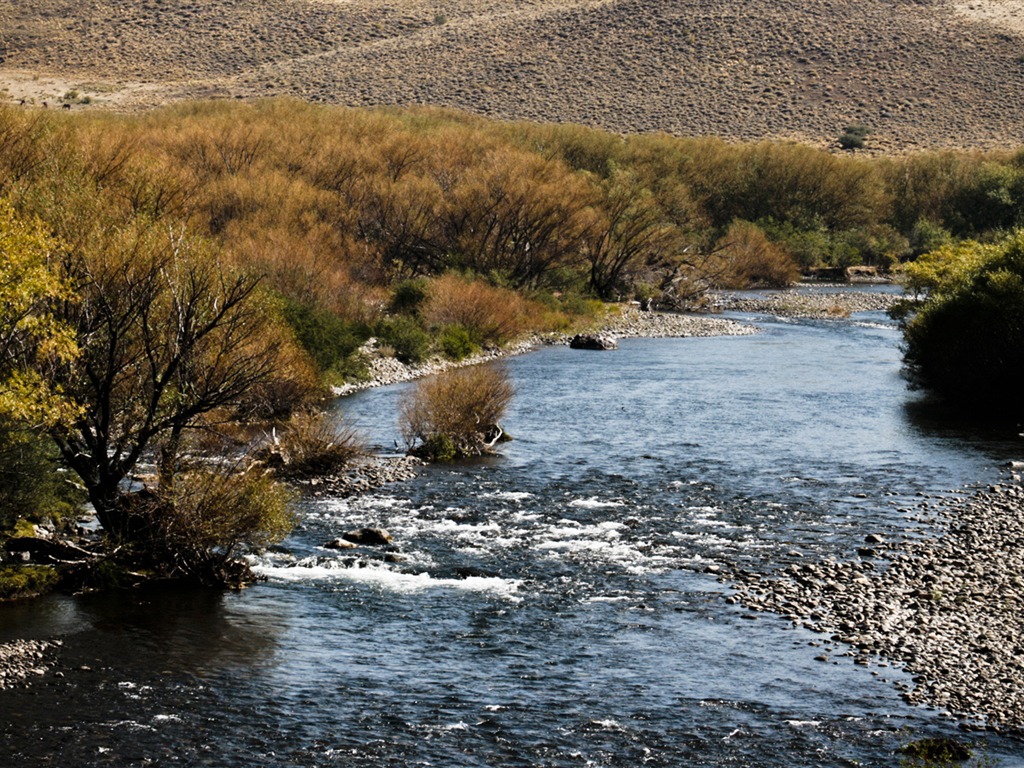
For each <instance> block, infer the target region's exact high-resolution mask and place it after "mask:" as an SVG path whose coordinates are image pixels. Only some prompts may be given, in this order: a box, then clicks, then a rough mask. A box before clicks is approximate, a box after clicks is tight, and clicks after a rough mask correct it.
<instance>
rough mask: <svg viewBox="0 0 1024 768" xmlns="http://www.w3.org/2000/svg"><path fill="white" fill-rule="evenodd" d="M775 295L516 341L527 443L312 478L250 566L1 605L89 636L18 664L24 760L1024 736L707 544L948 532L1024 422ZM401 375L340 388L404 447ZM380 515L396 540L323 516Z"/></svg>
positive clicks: (210, 762) (749, 548) (634, 754)
mask: <svg viewBox="0 0 1024 768" xmlns="http://www.w3.org/2000/svg"><path fill="white" fill-rule="evenodd" d="M756 321H757V323H758V325H759V326H760V327H761V332H760V333H758V334H757V335H754V336H746V337H722V338H708V339H670V340H651V339H633V340H624V341H622V342H621V347H620V349H619V350H618V351H617V352H614V353H592V352H591V353H588V352H576V351H572V350H569V349H568V348H563V347H552V348H545V349H542V350H540V351H537V352H535V353H532V354H529V355H526V356H523V357H519V358H515V359H512V360H510V361H508V363H507V365H508V370H509V372H510V373H511V376H512V378H513V380H514V382H515V385H516V387H517V392H518V394H517V397H516V400H515V402H514V404H513V407H512V409H511V412H510V414H509V416H508V418H507V420H506V424H505V426H506V428H507V430H508V431H509V432H510V433H511V434H512V435H513V436H514V437H515V440H514V441H513V442H511V443H508V444H506V445H504V446H503V448H502V456H501V457H499V458H494V459H488V460H485V461H480V462H474V463H467V464H462V465H456V466H448V467H440V468H431V469H428V470H425V471H424V472H423V473H422V475H421V476H420V477H419V478H418V479H417V480H415V481H412V482H409V483H404V484H400V485H396V486H392V487H387V488H385V489H382V490H381V491H378V492H376V493H373V494H370V495H368V496H365V497H362V498H358V499H331V498H324V499H318V500H311V501H308V502H304V503H303V504H302V509H301V518H302V522H301V524H300V526H299V528H298V529H297V530H296V531H295V533H294V534H293V536H292V537H291V538H290V539H289V540H288V541H287V542H286V543H285V546H284V547H283V548H282V550H281V551H278V552H274V553H272V554H270V555H269V556H267V557H265V558H263V559H262V560H261V561H260V564H259V567H260V569H261V570H262V571H263V573H264V574H265V575H266V576H267V577H268V582H267V583H265V584H261V585H259V586H257V587H254V588H252V589H249V590H246V591H244V592H242V593H239V594H228V595H209V594H191V593H186V594H180V593H176V594H160V595H156V594H149V595H145V596H138V595H105V596H92V597H84V598H74V599H73V598H61V597H58V598H53V599H49V600H46V601H43V602H41V603H33V604H31V605H22V606H19V605H14V606H3V607H2V609H0V642H2V641H4V640H7V639H11V638H14V637H53V636H60V637H62V638H63V639H64V643H65V645H64V648H63V650H62V652H61V661H62V669H63V673H64V676H63V677H56V676H54V675H52V674H50V675H47V676H45V677H42V678H40V679H39V681H37V683H36V684H35V685H34V686H33V687H32V688H30V689H28V690H11V691H5V692H0V712H2V713H3V715H4V716H3V722H2V726H0V727H2V735H0V765H3V766H6V765H11V766H14V765H18V766H44V765H47V766H48V765H59V766H101V765H110V766H136V765H138V766H143V765H187V766H239V767H242V766H246V767H248V766H334V765H337V766H630V767H632V766H641V765H650V766H691V765H694V766H698V765H699V766H779V767H780V768H781V767H782V766H787V767H788V766H852V765H869V766H874V765H877V766H890V765H898V764H899V759H898V757H897V756H894V754H893V751H894V750H895V749H897V748H898V747H899V746H900V745H901V744H904V743H906V742H907V741H910V740H912V739H915V738H920V737H922V736H929V735H932V736H934V735H953V736H960V737H962V738H966V739H968V740H971V741H974V742H976V743H978V744H980V745H981V748H982V750H983V752H984V754H985V755H986V760H988V761H990V762H989V764H992V763H994V764H998V765H1002V766H1024V741H1022V740H1020V739H1019V738H1018V737H1016V736H1014V735H1012V734H1011V735H996V734H987V733H976V732H972V733H969V734H961V732H960V731H959V730H958V727H957V723H956V721H955V720H951V719H950V718H948V717H946V716H944V714H943V713H941V712H939V711H937V710H932V709H929V708H924V707H910V706H909V705H907V704H905V703H904V702H903V701H902V700H901V698H900V697H899V693H898V691H897V689H896V687H895V683H896V682H899V681H902V682H908V681H907V680H906V676H905V675H904V673H902V672H901V671H900V670H898V669H895V668H893V667H889V666H884V665H880V664H878V663H877V662H878V660H875V662H874V663H873V664H872V665H871V666H869V667H864V666H857V665H855V664H854V663H853V662H852V660H850V659H847V658H843V657H838V658H837V659H836V660H835V662H834V663H833V662H829V663H823V662H821V661H816V660H815V657H816V656H818V655H819V654H820V652H821V651H820V648H818V647H817V643H819V642H821V641H822V638H820V637H816V636H815V635H813V634H811V633H809V632H808V631H806V630H803V629H793V628H792V627H791V625H790V623H789V622H788V621H787V620H786V619H785V618H784V617H780V616H767V615H760V614H758V615H754V614H752V613H750V612H748V611H746V610H745V609H743V608H741V607H739V606H737V605H734V604H732V603H731V602H729V600H728V598H729V595H730V590H729V588H728V585H727V584H723V583H720V582H719V581H718V579H717V577H716V576H715V575H714V573H713V572H709V566H711V567H712V571H713V566H714V565H715V564H720V563H733V564H738V565H739V566H741V567H742V568H744V569H747V570H752V571H759V572H764V573H770V572H772V571H774V570H775V569H777V568H778V567H779V566H780V565H784V564H787V563H790V562H794V561H797V560H806V559H808V558H812V559H813V558H821V557H839V558H843V557H849V556H850V553H851V552H853V551H854V549H855V547H856V546H857V545H858V544H859V543H860V542H862V541H863V537H864V535H865V534H867V533H871V532H884V533H886V535H888V536H896V537H898V536H900V535H906V536H915V535H921V534H923V533H927V530H928V528H927V526H928V523H927V522H921V521H920V520H921V516H920V514H919V513H920V508H919V507H920V505H921V503H922V499H924V498H926V497H929V496H934V495H939V494H943V493H947V492H949V491H952V490H954V489H958V488H961V487H963V486H967V485H970V484H975V483H982V484H984V483H990V482H995V481H998V480H1000V479H1005V476H1004V472H1005V471H1004V470H1002V469H1001V465H1002V464H1004V463H1005V462H1006V461H1007V460H1009V459H1013V458H1017V459H1019V458H1022V456H1021V453H1022V448H1024V444H1022V441H1021V440H1020V438H1019V437H1018V436H1017V435H1016V430H1012V431H1010V432H1008V433H1001V432H998V431H995V430H988V431H986V430H984V429H978V428H976V427H969V426H965V425H956V424H951V423H950V422H949V421H948V420H946V419H944V418H942V416H941V414H939V413H937V412H936V411H935V410H934V409H933V408H931V407H929V406H928V405H927V404H924V403H922V402H920V398H919V396H918V395H916V394H915V393H913V392H909V391H908V390H907V388H906V386H905V384H904V382H903V380H902V379H901V378H900V374H899V369H900V361H899V334H898V331H897V330H896V329H895V328H894V327H893V326H892V325H891V323H890V322H889V321H888V320H887V319H886V318H885V317H884V316H883V315H880V314H858V315H855V316H854V317H853V318H852V319H847V320H829V321H816V320H790V321H783V320H773V319H770V318H756ZM404 389H405V387H404V386H395V387H388V388H383V389H379V390H374V391H370V392H365V393H361V394H358V395H355V396H353V397H350V398H348V399H346V400H344V401H343V402H341V403H340V405H339V411H341V412H344V413H345V417H346V418H348V419H349V420H351V421H355V422H356V423H358V425H359V426H360V427H361V428H362V429H363V430H364V431H365V432H366V433H367V434H368V436H369V438H370V439H371V440H372V441H373V442H375V443H377V444H379V445H381V446H387V447H390V446H392V445H393V443H394V441H395V440H396V439H397V438H398V433H397V427H396V425H395V421H396V412H397V406H396V404H397V401H398V398H399V397H400V396H401V393H402V392H403V391H404ZM367 525H373V526H378V525H379V526H383V527H385V528H387V529H388V530H389V531H391V533H392V534H393V535H394V536H395V540H396V544H397V547H398V551H397V553H393V554H397V555H398V556H397V557H391V558H388V561H386V560H385V559H384V558H383V557H381V556H377V555H374V554H373V553H367V552H362V553H359V554H357V555H353V554H351V553H338V552H332V551H329V550H325V549H322V548H320V546H319V545H320V544H322V543H323V542H325V541H327V540H328V539H331V538H334V537H336V536H338V535H340V534H341V533H342V532H344V531H346V530H349V529H352V528H356V527H361V526H367ZM391 561H394V562H391ZM833 658H835V657H833Z"/></svg>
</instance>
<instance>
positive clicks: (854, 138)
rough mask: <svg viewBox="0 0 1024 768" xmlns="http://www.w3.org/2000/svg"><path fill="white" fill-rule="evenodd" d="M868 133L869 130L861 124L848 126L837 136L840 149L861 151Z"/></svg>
mask: <svg viewBox="0 0 1024 768" xmlns="http://www.w3.org/2000/svg"><path fill="white" fill-rule="evenodd" d="M870 133H871V129H870V128H868V127H867V126H866V125H863V124H861V123H853V124H851V125H848V126H846V128H845V129H844V130H843V133H842V134H841V135H840V136H839V146H840V148H841V149H846V150H850V151H853V150H856V149H863V148H864V142H865V140H866V139H867V137H868V134H870Z"/></svg>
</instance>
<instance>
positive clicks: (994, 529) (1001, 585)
mask: <svg viewBox="0 0 1024 768" xmlns="http://www.w3.org/2000/svg"><path fill="white" fill-rule="evenodd" d="M923 514H924V515H925V516H930V517H933V518H934V521H935V524H937V525H938V527H939V530H940V534H941V535H938V536H936V537H934V538H924V539H915V538H909V539H905V540H899V539H898V538H896V536H895V535H894V534H889V533H886V532H881V533H877V534H874V533H872V534H868V535H867V537H866V540H865V542H864V546H863V547H862V548H860V549H858V552H857V557H855V558H852V559H849V560H846V561H842V562H838V561H825V562H818V563H814V562H807V563H802V564H801V563H793V564H790V565H789V566H787V567H786V568H785V569H784V570H783V571H782V572H780V573H779V574H778V575H776V576H774V577H770V578H765V577H762V576H759V575H758V574H755V573H744V572H742V571H737V572H735V573H733V574H730V576H729V578H728V580H729V581H731V582H732V583H733V584H734V586H735V588H736V590H737V598H736V599H738V600H739V601H741V602H742V603H743V604H744V605H745V606H747V607H748V608H750V609H752V610H755V611H773V612H777V613H781V614H783V615H786V616H787V617H789V618H790V619H792V621H793V623H794V624H795V625H798V626H805V627H808V628H810V629H812V630H815V631H817V632H819V633H822V634H823V635H826V636H828V638H829V640H828V641H826V642H824V643H823V645H822V654H821V655H820V656H819V657H818V659H819V660H820V661H822V662H829V661H831V660H832V656H833V655H852V656H853V657H854V660H855V662H856V663H859V664H864V665H878V666H883V667H884V666H888V665H889V664H892V663H895V664H899V665H901V666H902V667H903V668H904V669H906V671H908V672H909V673H911V674H912V675H913V676H914V677H913V683H914V685H913V686H908V687H906V688H905V690H904V697H905V699H906V700H907V701H908V702H910V703H913V704H922V703H927V704H931V705H934V706H937V707H940V708H943V709H945V710H947V711H949V712H950V713H953V714H956V715H959V716H963V717H965V718H966V719H967V720H968V721H974V722H976V723H987V724H988V725H990V726H994V727H999V728H1002V727H1010V728H1020V727H1022V726H1024V485H1021V484H1020V482H1019V479H1018V480H1014V481H1013V482H1010V483H1006V484H1001V485H995V486H989V487H987V488H985V489H983V490H978V491H976V492H974V493H973V494H970V495H966V496H955V497H950V498H946V499H938V500H931V501H929V502H926V503H925V505H924V506H923Z"/></svg>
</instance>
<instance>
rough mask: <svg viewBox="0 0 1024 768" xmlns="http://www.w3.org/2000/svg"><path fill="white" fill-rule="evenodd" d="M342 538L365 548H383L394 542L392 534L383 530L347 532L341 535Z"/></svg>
mask: <svg viewBox="0 0 1024 768" xmlns="http://www.w3.org/2000/svg"><path fill="white" fill-rule="evenodd" d="M341 538H342V539H344V540H345V541H351V542H352V543H353V544H359V545H361V546H364V547H383V546H387V545H388V544H390V543H391V541H392V537H391V534H390V533H388V532H387V531H385V530H384V529H383V528H359V529H358V530H355V531H346V532H345V533H343V534H341Z"/></svg>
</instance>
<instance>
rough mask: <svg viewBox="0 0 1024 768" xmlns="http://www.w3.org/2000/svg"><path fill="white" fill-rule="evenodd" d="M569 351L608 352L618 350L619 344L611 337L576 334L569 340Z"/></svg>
mask: <svg viewBox="0 0 1024 768" xmlns="http://www.w3.org/2000/svg"><path fill="white" fill-rule="evenodd" d="M569 347H570V348H571V349H594V350H608V349H618V348H619V342H618V341H616V340H615V339H614V338H612V337H611V336H602V335H599V334H594V333H578V334H576V335H575V336H573V337H572V338H571V339H570V340H569Z"/></svg>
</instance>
